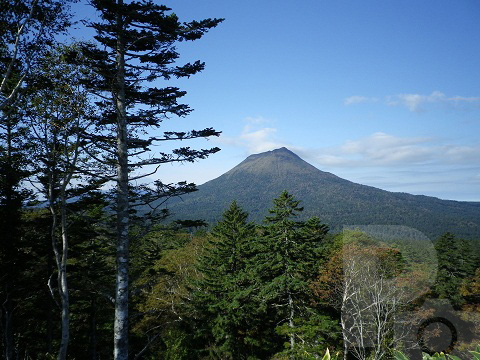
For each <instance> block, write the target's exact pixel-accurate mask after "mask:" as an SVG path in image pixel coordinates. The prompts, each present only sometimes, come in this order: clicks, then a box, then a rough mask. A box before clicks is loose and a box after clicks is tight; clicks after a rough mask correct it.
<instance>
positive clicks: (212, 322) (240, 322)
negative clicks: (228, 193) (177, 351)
mask: <svg viewBox="0 0 480 360" xmlns="http://www.w3.org/2000/svg"><path fill="white" fill-rule="evenodd" d="M247 218H248V213H246V212H245V211H243V210H242V209H241V208H240V207H239V206H238V204H237V203H236V202H235V201H234V202H232V204H231V205H230V207H229V209H228V210H226V211H225V212H224V213H223V216H222V220H221V221H220V222H219V223H218V224H217V225H216V226H215V227H214V228H213V229H212V232H211V234H212V238H211V240H210V241H209V244H208V247H207V248H206V250H205V253H204V255H203V256H202V257H201V258H200V260H199V265H198V269H199V271H200V272H201V279H200V281H198V282H197V283H196V284H195V288H196V291H195V292H194V304H195V305H196V307H197V311H198V313H199V314H200V322H201V323H203V324H205V325H206V326H207V328H208V331H209V332H211V335H212V338H213V346H214V347H215V350H216V352H217V353H218V354H219V356H221V357H222V358H229V359H246V358H247V356H248V355H249V354H250V355H251V353H252V351H253V348H254V346H253V344H252V343H254V342H255V339H254V338H253V337H252V333H253V332H254V331H253V330H254V321H252V320H253V319H254V316H255V313H256V311H255V305H254V304H253V303H252V301H251V299H250V295H251V286H250V285H251V284H250V283H249V281H248V277H247V273H246V269H247V265H248V262H249V260H250V259H251V257H252V243H253V241H254V239H255V226H254V225H253V224H252V223H249V222H247Z"/></svg>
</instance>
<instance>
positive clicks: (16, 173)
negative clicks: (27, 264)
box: [0, 108, 30, 359]
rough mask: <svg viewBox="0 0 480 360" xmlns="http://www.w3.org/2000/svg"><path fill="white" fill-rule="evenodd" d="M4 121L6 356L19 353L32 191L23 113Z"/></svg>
mask: <svg viewBox="0 0 480 360" xmlns="http://www.w3.org/2000/svg"><path fill="white" fill-rule="evenodd" d="M7 113H8V114H7V116H5V117H4V119H3V122H0V234H1V235H0V238H1V239H0V302H1V303H2V310H1V316H0V318H1V321H2V324H1V325H2V326H1V331H0V333H1V335H2V340H3V346H0V348H2V349H3V355H4V358H5V359H13V358H14V357H15V344H14V343H15V340H14V325H13V322H14V309H15V302H16V299H18V298H19V297H18V291H17V290H18V279H19V274H20V272H21V270H22V269H21V264H22V261H21V251H20V242H21V237H22V231H21V228H22V207H23V204H24V202H25V201H26V200H27V199H28V198H29V195H30V192H29V191H27V190H26V189H24V188H23V187H22V182H23V181H24V180H25V179H26V177H27V176H28V175H29V172H28V171H27V170H26V168H27V166H26V165H27V150H28V148H29V147H28V146H27V144H26V139H25V132H26V129H25V126H24V125H23V124H22V123H21V114H20V113H19V112H18V111H16V110H15V109H13V108H10V109H8V111H7Z"/></svg>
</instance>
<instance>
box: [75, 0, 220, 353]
mask: <svg viewBox="0 0 480 360" xmlns="http://www.w3.org/2000/svg"><path fill="white" fill-rule="evenodd" d="M91 4H92V5H93V7H94V8H95V9H96V10H97V11H98V12H99V14H100V18H101V21H100V22H95V23H91V24H90V26H91V27H93V28H94V29H95V30H96V31H97V36H95V39H96V40H97V42H98V43H99V46H95V45H92V44H86V45H85V46H84V47H83V52H84V54H85V55H86V56H87V58H88V63H89V65H90V66H91V68H92V69H94V70H95V72H96V73H97V75H98V77H97V78H96V79H94V80H92V81H91V82H90V83H89V84H88V85H89V86H90V88H91V89H92V90H93V91H95V92H96V93H97V94H98V95H99V101H98V104H99V105H100V109H101V111H100V112H101V114H100V115H101V118H100V119H99V121H98V126H99V131H98V132H97V134H93V135H91V138H92V139H95V140H96V141H97V142H98V143H102V144H103V149H104V150H105V154H107V155H106V156H105V157H104V158H101V157H98V156H97V157H96V159H97V160H98V161H103V162H105V163H106V164H109V165H112V166H113V167H114V168H115V169H116V175H115V176H114V177H113V178H114V179H115V181H116V184H117V187H116V189H117V197H116V204H115V211H116V214H117V256H116V259H117V277H116V278H117V285H116V300H115V325H114V343H115V346H114V358H115V359H116V360H119V359H127V358H128V318H129V316H128V298H129V268H128V263H129V200H132V199H131V198H130V196H129V183H130V182H132V181H134V180H139V179H141V178H143V177H146V176H148V175H151V174H152V173H153V172H155V171H156V170H155V169H158V167H159V166H160V165H161V164H165V163H170V162H176V161H180V162H181V161H194V160H195V159H198V158H205V157H207V156H208V155H210V154H212V153H215V152H217V151H218V150H219V149H218V148H212V149H203V150H199V151H196V150H192V149H190V148H189V147H182V148H178V149H175V150H173V151H172V153H165V152H158V153H157V154H155V155H153V154H151V153H149V152H150V150H151V146H153V145H155V144H158V143H161V142H165V141H167V142H168V141H174V140H187V139H194V138H199V137H209V136H216V135H219V132H217V131H215V130H214V129H212V128H207V129H204V130H199V131H198V130H192V131H189V132H182V131H178V132H171V131H169V132H164V133H163V135H158V136H155V135H153V136H147V137H144V136H145V135H146V134H152V133H153V131H154V130H157V129H158V128H159V127H160V125H161V123H162V121H163V120H165V119H167V118H169V117H170V116H185V115H187V114H188V113H189V112H190V111H191V109H190V108H189V107H188V106H187V105H184V104H179V103H178V99H179V98H181V97H182V96H183V95H185V92H184V91H181V90H180V89H178V88H176V87H165V88H157V87H153V86H149V83H151V82H152V81H154V80H157V79H162V80H169V79H170V78H171V77H176V78H182V77H189V76H191V75H194V74H195V73H197V72H199V71H201V70H203V68H204V64H203V63H201V62H200V61H196V62H194V63H192V64H191V63H188V64H185V65H183V66H175V65H174V63H175V61H176V60H177V59H178V58H179V54H178V52H177V50H176V47H175V45H176V43H177V42H179V41H189V40H197V39H199V38H201V37H202V36H203V34H204V33H205V32H207V31H208V30H209V29H211V28H213V27H215V26H216V25H218V24H219V23H220V22H221V20H219V19H213V20H212V19H206V20H202V21H192V22H189V23H181V22H180V21H179V20H178V18H177V16H176V15H175V14H172V13H169V11H170V9H169V8H168V7H166V6H162V5H157V4H155V3H154V2H153V1H150V0H141V1H131V2H129V3H124V1H123V0H94V1H92V2H91ZM99 134H100V135H99ZM114 148H116V150H115V151H112V149H114ZM93 155H94V154H93ZM143 166H151V167H153V169H154V170H152V171H150V172H149V174H140V175H135V176H131V175H130V174H131V172H132V171H135V170H139V169H140V168H142V167H143ZM109 178H110V179H112V177H109ZM157 185H158V186H157V189H158V190H159V192H158V194H157V195H158V196H159V197H165V196H166V197H168V196H170V195H169V193H168V192H167V194H165V193H164V192H163V191H162V190H164V186H163V184H161V183H160V182H158V183H157ZM179 186H180V188H185V189H186V190H185V191H190V190H191V187H189V186H188V185H187V184H186V183H182V184H180V185H179ZM167 190H168V189H167ZM173 190H174V194H176V193H178V191H177V190H176V189H173ZM149 200H153V198H149Z"/></svg>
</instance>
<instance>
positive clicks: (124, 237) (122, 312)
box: [113, 0, 129, 360]
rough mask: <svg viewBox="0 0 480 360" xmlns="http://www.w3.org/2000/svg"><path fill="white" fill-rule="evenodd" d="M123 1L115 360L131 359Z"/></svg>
mask: <svg viewBox="0 0 480 360" xmlns="http://www.w3.org/2000/svg"><path fill="white" fill-rule="evenodd" d="M122 6H123V1H122V0H118V9H119V10H118V12H117V26H118V31H117V34H118V35H117V78H116V88H115V91H114V93H115V99H116V106H117V161H118V163H117V281H116V290H115V323H114V350H113V352H114V359H115V360H127V359H128V261H129V251H128V245H129V238H128V146H127V113H126V104H125V44H124V41H125V40H124V37H123V18H122V14H121V12H122Z"/></svg>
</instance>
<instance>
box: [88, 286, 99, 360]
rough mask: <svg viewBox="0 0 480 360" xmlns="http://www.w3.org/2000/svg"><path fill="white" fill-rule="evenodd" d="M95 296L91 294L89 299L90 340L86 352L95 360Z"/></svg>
mask: <svg viewBox="0 0 480 360" xmlns="http://www.w3.org/2000/svg"><path fill="white" fill-rule="evenodd" d="M95 296H96V295H92V297H91V299H90V332H89V336H90V341H89V351H88V352H89V355H90V359H92V360H97V302H96V299H95Z"/></svg>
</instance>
